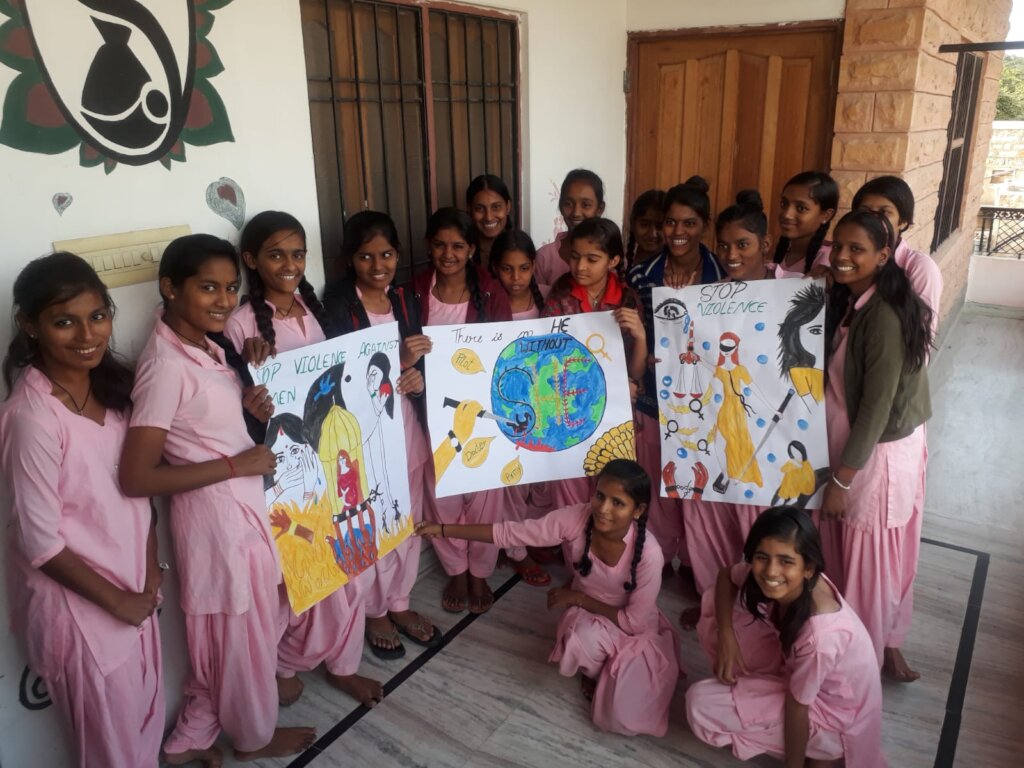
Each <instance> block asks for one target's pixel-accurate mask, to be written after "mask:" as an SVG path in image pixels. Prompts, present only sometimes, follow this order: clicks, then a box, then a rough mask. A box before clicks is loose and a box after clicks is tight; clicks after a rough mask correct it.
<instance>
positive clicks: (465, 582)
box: [441, 571, 469, 613]
mask: <svg viewBox="0 0 1024 768" xmlns="http://www.w3.org/2000/svg"><path fill="white" fill-rule="evenodd" d="M468 604H469V573H468V572H466V571H463V572H462V573H459V574H456V575H455V576H452V577H451V578H450V579H448V586H446V587H445V588H444V592H442V593H441V607H442V608H444V609H445V610H446V611H448V613H462V612H463V611H464V610H466V606H467V605H468Z"/></svg>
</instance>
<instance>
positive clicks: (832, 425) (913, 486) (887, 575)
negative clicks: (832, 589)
mask: <svg viewBox="0 0 1024 768" xmlns="http://www.w3.org/2000/svg"><path fill="white" fill-rule="evenodd" d="M873 293H874V288H873V287H872V288H869V289H868V290H867V291H865V292H864V294H863V295H862V296H861V297H860V298H859V299H858V300H857V302H856V304H855V307H856V308H858V309H859V308H860V307H862V306H863V305H864V303H865V302H866V301H867V300H868V299H869V298H870V297H871V295H872V294H873ZM848 332H849V328H847V327H842V326H841V327H840V328H839V329H838V330H837V331H836V334H837V338H836V341H837V344H836V350H835V351H834V352H833V353H832V357H831V360H830V362H829V368H828V385H827V386H826V388H825V415H826V418H827V426H828V444H829V457H830V459H831V463H832V469H833V471H835V470H837V469H838V468H839V466H840V464H841V460H842V455H843V448H844V447H845V446H846V440H847V438H849V436H850V420H849V417H848V415H847V411H846V392H845V390H844V389H843V371H844V370H845V367H846V340H847V334H848ZM927 461H928V448H927V444H926V442H925V427H924V425H921V426H920V427H918V428H917V429H916V430H914V432H913V433H912V434H910V435H908V436H907V437H905V438H903V439H902V440H894V441H892V442H888V443H878V444H877V445H876V446H875V450H874V451H872V453H871V456H870V457H869V458H868V461H867V463H866V464H865V465H864V467H863V468H861V470H860V471H859V472H857V475H856V476H855V477H854V478H853V483H852V486H853V487H852V488H851V490H850V491H849V493H848V494H847V508H846V516H845V517H844V518H843V520H842V523H841V524H836V523H835V522H834V521H823V522H824V525H823V526H822V527H823V528H830V529H831V530H830V531H829V534H828V536H827V537H825V536H823V544H824V543H825V539H826V538H827V539H828V540H829V542H830V544H829V547H828V549H829V551H826V552H825V557H826V567H827V568H828V569H829V572H830V573H836V572H838V574H839V575H840V579H841V580H839V579H837V583H838V584H839V586H840V588H841V589H842V590H843V594H844V595H845V597H846V600H847V602H848V603H849V604H850V605H851V606H852V607H853V609H854V610H855V611H856V612H857V615H858V616H860V618H861V621H863V622H864V626H865V627H867V630H868V633H869V634H870V635H871V641H872V642H873V643H874V644H875V650H876V651H877V653H878V663H879V665H881V663H882V652H883V650H884V649H885V648H899V647H900V646H901V645H902V644H903V640H904V639H905V638H906V636H907V633H908V632H909V631H910V622H911V618H912V616H913V612H914V591H913V589H914V577H915V576H916V575H917V561H918V558H919V556H920V552H921V523H922V518H923V515H924V494H925V466H926V464H927ZM837 529H838V530H837ZM837 539H838V541H837ZM830 556H831V557H832V558H833V562H835V561H836V560H837V559H838V560H839V562H841V568H838V569H837V568H836V567H835V566H833V565H830V564H829V561H828V558H829V557H830Z"/></svg>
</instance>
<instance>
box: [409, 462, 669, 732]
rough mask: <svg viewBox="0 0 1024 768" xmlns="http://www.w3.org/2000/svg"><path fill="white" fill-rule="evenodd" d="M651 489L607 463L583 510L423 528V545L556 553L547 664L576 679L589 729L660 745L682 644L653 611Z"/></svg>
mask: <svg viewBox="0 0 1024 768" xmlns="http://www.w3.org/2000/svg"><path fill="white" fill-rule="evenodd" d="M650 499H651V481H650V478H649V477H648V475H647V473H646V472H644V470H643V468H642V467H641V466H640V465H639V464H637V463H636V462H635V461H630V460H629V459H613V460H612V461H609V462H608V463H607V464H605V466H604V467H603V468H602V469H601V471H600V473H599V474H598V476H597V488H596V490H595V491H594V495H593V496H592V497H591V499H590V501H589V502H586V503H583V504H576V505H574V506H571V507H565V508H563V509H558V510H555V511H554V512H551V513H549V514H548V515H547V516H545V517H544V518H542V519H540V520H523V521H517V522H507V523H498V524H496V525H447V524H446V525H439V524H437V523H420V524H419V525H418V526H416V533H417V535H419V536H428V537H431V538H433V539H434V540H435V541H436V540H442V541H443V540H446V539H467V540H470V541H485V542H493V543H495V544H497V545H498V546H501V547H508V546H551V545H556V544H560V545H561V546H562V551H563V553H564V555H565V561H566V562H567V563H573V564H574V569H575V573H574V574H573V579H572V582H571V583H570V584H568V585H567V586H564V587H556V588H554V589H552V590H551V591H550V592H548V608H549V609H555V608H564V609H565V612H564V613H563V614H562V618H561V620H560V621H559V623H558V633H557V636H556V638H555V647H554V648H553V649H552V651H551V655H550V657H549V660H550V661H553V662H556V663H557V664H558V668H559V671H560V672H561V674H563V675H564V676H566V677H571V676H573V675H575V674H576V673H577V672H579V673H580V674H581V675H582V680H581V686H582V689H583V694H584V696H586V697H587V698H588V699H589V700H590V701H591V702H592V704H591V716H592V717H593V720H594V724H595V725H596V726H598V727H599V728H601V729H603V730H606V731H613V732H615V733H621V734H625V735H627V736H632V735H634V734H649V735H652V736H664V735H665V733H666V731H667V730H668V709H669V703H670V702H671V700H672V695H673V694H674V693H675V689H676V682H677V681H678V678H679V638H678V636H677V634H676V632H675V630H674V629H673V628H672V625H671V624H670V623H669V621H668V619H666V618H665V616H664V615H663V614H662V613H661V611H659V610H658V606H657V604H656V600H657V597H658V591H659V590H660V589H661V568H662V564H663V558H662V554H661V548H660V547H659V546H658V543H657V542H656V541H655V540H654V537H653V536H648V535H647V505H648V504H649V503H650Z"/></svg>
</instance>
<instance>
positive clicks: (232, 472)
mask: <svg viewBox="0 0 1024 768" xmlns="http://www.w3.org/2000/svg"><path fill="white" fill-rule="evenodd" d="M224 461H226V462H227V463H228V469H229V470H230V471H231V474H230V475H228V480H230V479H231V478H232V477H237V476H238V473H237V472H236V471H235V465H234V462H232V461H231V459H229V458H228V457H227V456H225V457H224Z"/></svg>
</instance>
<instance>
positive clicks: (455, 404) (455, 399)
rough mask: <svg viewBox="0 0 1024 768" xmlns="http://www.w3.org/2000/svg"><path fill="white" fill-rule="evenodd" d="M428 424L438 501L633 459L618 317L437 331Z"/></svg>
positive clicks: (429, 357) (432, 332)
mask: <svg viewBox="0 0 1024 768" xmlns="http://www.w3.org/2000/svg"><path fill="white" fill-rule="evenodd" d="M426 333H427V334H428V335H429V336H430V338H431V339H432V340H433V342H434V348H433V350H432V351H431V352H430V354H428V355H427V356H426V361H427V394H426V397H427V420H428V422H429V425H430V444H431V449H432V450H433V452H434V472H435V475H436V477H437V495H438V497H443V496H452V495H454V494H457V493H469V492H471V491H483V490H487V489H490V488H502V487H504V486H510V485H517V484H521V483H536V482H540V481H542V480H562V479H566V478H572V477H583V476H585V475H595V474H597V472H598V471H599V470H600V469H601V467H603V466H604V465H605V463H607V462H608V460H609V459H613V458H629V459H632V458H634V456H635V448H634V438H633V414H632V407H631V405H630V400H629V379H628V377H627V374H626V358H625V351H624V348H623V343H622V334H621V332H620V330H619V326H618V324H617V323H616V322H615V319H614V318H613V317H612V314H611V312H597V313H589V314H584V315H572V316H569V317H553V318H544V319H539V320H520V321H516V322H505V323H481V324H471V325H438V326H430V327H429V328H427V329H426Z"/></svg>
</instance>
